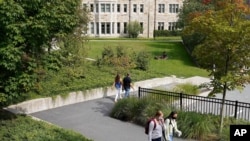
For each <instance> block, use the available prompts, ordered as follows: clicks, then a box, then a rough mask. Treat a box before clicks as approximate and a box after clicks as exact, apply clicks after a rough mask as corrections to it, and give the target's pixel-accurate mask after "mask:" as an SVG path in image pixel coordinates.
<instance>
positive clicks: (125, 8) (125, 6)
mask: <svg viewBox="0 0 250 141" xmlns="http://www.w3.org/2000/svg"><path fill="white" fill-rule="evenodd" d="M123 9H124V12H125V13H127V4H124V5H123Z"/></svg>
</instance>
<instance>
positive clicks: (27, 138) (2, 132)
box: [0, 111, 91, 141]
mask: <svg viewBox="0 0 250 141" xmlns="http://www.w3.org/2000/svg"><path fill="white" fill-rule="evenodd" d="M0 126H1V128H0V140H1V141H91V140H90V139H87V138H85V137H84V136H82V135H81V134H79V133H76V132H74V131H71V130H66V129H63V128H60V127H57V126H54V125H51V124H48V123H45V122H43V121H36V120H33V119H31V117H28V116H25V115H14V114H11V113H9V112H7V111H1V112H0Z"/></svg>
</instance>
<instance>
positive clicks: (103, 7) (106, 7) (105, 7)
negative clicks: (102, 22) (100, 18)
mask: <svg viewBox="0 0 250 141" xmlns="http://www.w3.org/2000/svg"><path fill="white" fill-rule="evenodd" d="M110 6H111V5H110V4H104V3H102V4H101V12H110V11H111V7H110Z"/></svg>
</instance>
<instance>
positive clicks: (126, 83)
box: [113, 73, 134, 102]
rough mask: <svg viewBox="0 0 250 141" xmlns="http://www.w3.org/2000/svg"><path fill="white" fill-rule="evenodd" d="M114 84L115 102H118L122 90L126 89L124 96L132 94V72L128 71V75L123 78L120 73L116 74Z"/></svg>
mask: <svg viewBox="0 0 250 141" xmlns="http://www.w3.org/2000/svg"><path fill="white" fill-rule="evenodd" d="M113 86H114V87H115V88H116V90H117V92H116V96H115V102H117V100H118V98H119V99H121V98H122V96H121V90H124V91H125V94H124V97H125V98H126V97H129V95H130V89H131V88H133V89H134V87H133V85H132V80H131V78H130V74H129V73H127V75H126V76H125V77H124V78H123V79H121V76H120V75H119V74H117V75H116V77H115V81H114V83H113Z"/></svg>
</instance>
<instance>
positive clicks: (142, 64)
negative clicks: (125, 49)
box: [136, 51, 150, 71]
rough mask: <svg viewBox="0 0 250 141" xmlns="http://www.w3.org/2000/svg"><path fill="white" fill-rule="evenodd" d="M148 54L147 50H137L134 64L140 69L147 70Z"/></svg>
mask: <svg viewBox="0 0 250 141" xmlns="http://www.w3.org/2000/svg"><path fill="white" fill-rule="evenodd" d="M149 61H150V56H149V54H148V53H147V52H144V51H142V52H139V53H138V55H137V58H136V66H137V68H138V69H141V70H144V71H146V70H148V68H149Z"/></svg>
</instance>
